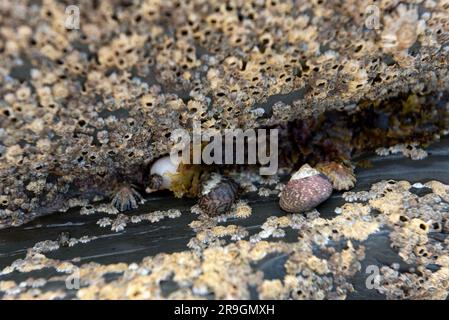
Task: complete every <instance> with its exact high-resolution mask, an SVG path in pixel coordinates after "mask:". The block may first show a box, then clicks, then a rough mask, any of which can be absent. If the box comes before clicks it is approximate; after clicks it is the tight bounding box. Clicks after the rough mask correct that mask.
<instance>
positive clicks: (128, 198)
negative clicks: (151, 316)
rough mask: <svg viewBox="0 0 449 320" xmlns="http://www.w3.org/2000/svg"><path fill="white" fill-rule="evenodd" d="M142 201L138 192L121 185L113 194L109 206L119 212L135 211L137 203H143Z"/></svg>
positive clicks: (130, 187)
mask: <svg viewBox="0 0 449 320" xmlns="http://www.w3.org/2000/svg"><path fill="white" fill-rule="evenodd" d="M143 202H144V200H143V198H142V196H141V195H140V193H139V192H137V191H136V190H135V189H134V188H133V187H132V186H129V185H123V186H121V187H120V188H119V189H118V191H117V192H116V193H115V195H114V197H113V198H112V201H111V204H112V205H113V206H114V207H116V208H117V209H118V210H120V211H127V210H131V209H136V208H137V207H138V203H143Z"/></svg>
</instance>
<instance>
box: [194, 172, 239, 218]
mask: <svg viewBox="0 0 449 320" xmlns="http://www.w3.org/2000/svg"><path fill="white" fill-rule="evenodd" d="M237 194H238V185H237V183H236V182H235V181H234V180H232V179H230V178H227V177H223V176H221V175H219V174H217V173H212V174H211V176H210V177H209V179H207V180H206V181H205V182H204V183H203V184H202V185H201V193H200V196H199V202H198V205H199V207H200V208H201V210H202V211H203V212H205V213H207V214H208V215H219V214H224V213H226V212H228V211H229V210H230V209H231V207H232V205H233V204H234V202H235V201H236V199H237Z"/></svg>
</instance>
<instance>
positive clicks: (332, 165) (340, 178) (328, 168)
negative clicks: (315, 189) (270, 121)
mask: <svg viewBox="0 0 449 320" xmlns="http://www.w3.org/2000/svg"><path fill="white" fill-rule="evenodd" d="M315 168H316V169H317V170H318V171H319V172H321V173H322V174H324V175H325V176H326V177H328V178H329V180H330V181H331V182H332V185H333V187H334V189H335V190H338V191H340V190H349V189H352V188H353V187H354V185H355V183H356V181H357V179H356V177H355V174H354V170H353V169H352V167H349V166H347V165H344V164H341V163H338V162H335V161H330V162H320V163H319V164H317V165H316V166H315Z"/></svg>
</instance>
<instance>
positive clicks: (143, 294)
mask: <svg viewBox="0 0 449 320" xmlns="http://www.w3.org/2000/svg"><path fill="white" fill-rule="evenodd" d="M421 191H425V192H421ZM362 193H363V194H362ZM353 194H354V197H353V198H354V199H361V200H355V201H351V202H346V203H344V204H343V205H342V206H340V207H339V208H337V209H338V210H337V209H336V210H335V211H336V215H334V216H331V217H326V218H325V217H320V215H319V212H318V211H316V210H312V211H309V212H307V213H306V214H305V215H297V214H288V215H282V214H276V215H274V216H271V217H269V218H268V219H267V220H266V221H265V222H264V223H263V224H262V225H261V227H260V231H258V232H257V233H256V234H253V235H252V236H250V235H249V234H250V233H249V230H247V229H246V228H245V227H243V226H241V225H240V223H239V221H238V220H237V221H235V220H234V221H233V224H224V222H226V218H230V217H236V216H238V211H239V209H238V208H242V206H247V204H244V203H239V204H238V205H236V208H234V212H233V213H230V214H228V215H227V216H226V217H217V216H215V217H210V216H208V215H203V214H200V215H199V216H198V218H197V220H195V221H193V222H192V223H191V224H190V227H191V228H192V229H193V231H194V237H193V238H192V239H191V241H190V243H189V247H190V248H189V249H186V250H184V251H180V252H176V253H159V254H157V255H154V256H148V257H145V258H144V259H143V260H141V261H140V262H138V263H130V264H127V263H113V264H106V265H103V264H99V263H93V262H91V263H84V264H80V263H78V262H77V261H76V259H72V260H57V259H55V258H50V257H48V256H47V254H48V253H49V252H52V251H56V250H59V249H60V247H61V244H60V243H59V242H58V241H55V240H46V241H41V242H39V243H36V244H35V245H34V246H33V247H32V248H30V249H29V250H27V252H26V255H25V257H24V258H22V259H18V260H16V261H14V262H13V263H11V264H10V265H9V266H7V267H5V268H3V270H2V271H1V273H0V275H2V276H5V275H8V274H11V273H13V272H20V273H23V274H28V273H30V272H33V271H36V270H41V269H42V268H49V269H54V270H55V271H56V275H54V276H51V277H49V278H47V279H42V278H38V279H36V278H32V277H30V278H28V279H27V280H26V281H22V282H19V283H17V282H16V281H15V280H0V295H2V297H3V299H17V298H22V299H32V298H36V299H48V298H53V299H57V298H67V295H68V294H69V292H67V291H62V290H58V289H56V290H54V289H52V288H53V287H52V286H46V284H51V283H57V282H60V281H65V280H66V279H67V277H70V276H71V275H73V274H74V273H75V272H76V274H77V275H78V276H79V279H80V289H79V290H77V291H76V292H75V294H76V296H74V298H78V299H181V298H184V299H185V298H196V299H207V298H216V299H232V298H234V299H236V298H238V299H248V298H255V297H256V298H260V299H288V298H291V299H345V298H347V297H348V296H349V295H351V293H352V292H354V290H357V289H356V288H355V287H354V285H353V280H354V278H355V277H361V276H362V277H363V275H364V274H365V276H368V275H366V273H365V269H364V268H366V267H367V265H366V262H365V256H366V255H367V254H368V253H369V252H368V250H373V248H369V245H368V244H367V243H368V242H367V240H368V241H369V238H371V237H373V236H376V235H379V234H381V233H382V234H386V235H387V237H388V239H389V243H390V246H391V249H392V250H393V251H394V252H395V253H397V255H398V260H397V261H398V262H394V263H391V264H385V263H383V262H382V261H377V265H376V267H377V268H378V270H379V277H378V278H376V281H375V282H374V286H373V288H372V290H376V291H378V292H379V293H380V294H382V295H384V296H385V297H386V298H388V299H404V298H407V299H447V297H448V293H449V282H448V274H449V259H448V255H449V252H448V250H449V248H448V245H449V242H448V241H447V233H448V232H449V229H448V221H449V186H448V185H446V184H443V183H441V182H439V181H429V182H423V183H415V184H412V183H410V182H408V181H394V180H386V181H380V182H378V183H375V184H373V185H372V186H371V187H370V189H369V190H366V191H360V192H358V193H354V192H353ZM366 194H369V196H366ZM193 210H194V211H196V209H193ZM240 210H241V209H240ZM179 214H180V213H179V211H178V212H175V211H173V212H170V211H167V212H152V213H149V214H145V215H141V216H140V217H142V218H143V217H145V218H146V219H152V218H151V217H159V218H162V217H163V216H169V217H174V218H175V217H177V216H179ZM234 222H235V224H234ZM286 232H294V233H295V238H294V239H293V241H276V240H275V239H274V238H283V237H285V234H286ZM67 237H69V236H67ZM273 240H274V241H273ZM69 241H70V242H71V243H72V244H70V245H75V244H78V245H82V243H85V242H88V241H96V237H88V236H83V237H81V238H79V239H73V238H70V240H69ZM273 255H274V256H277V257H279V260H277V262H276V263H278V264H280V265H281V266H282V270H283V272H282V273H280V274H276V275H275V277H267V276H265V275H264V272H262V271H261V270H260V269H257V268H254V266H256V265H258V264H263V263H264V261H266V260H265V259H266V258H269V257H273ZM399 262H400V263H399ZM362 265H363V266H362ZM368 266H369V265H368ZM367 270H368V269H367ZM108 274H109V275H111V274H115V275H116V276H115V277H114V278H113V279H112V280H111V279H110V278H108V277H107V275H108ZM367 280H368V279H367ZM364 282H365V281H364ZM167 283H170V284H171V287H172V288H171V289H170V290H167V289H166V288H164V285H165V284H167ZM254 294H255V296H254Z"/></svg>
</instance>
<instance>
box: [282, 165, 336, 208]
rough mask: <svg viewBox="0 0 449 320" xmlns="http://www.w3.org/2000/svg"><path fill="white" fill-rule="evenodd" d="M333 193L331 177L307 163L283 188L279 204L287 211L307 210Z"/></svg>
mask: <svg viewBox="0 0 449 320" xmlns="http://www.w3.org/2000/svg"><path fill="white" fill-rule="evenodd" d="M331 194H332V183H331V182H330V181H329V179H328V178H327V177H326V176H325V175H323V174H321V173H320V172H318V171H317V170H315V169H313V168H312V167H310V166H309V165H308V164H305V165H303V166H302V167H301V168H300V169H299V170H298V171H297V172H296V173H295V174H294V175H293V176H292V177H291V179H290V181H289V182H288V183H287V185H286V186H285V188H284V189H283V190H282V192H281V196H280V200H279V205H280V206H281V208H282V209H283V210H285V211H287V212H292V213H299V212H305V211H308V210H311V209H313V208H315V207H316V206H318V205H319V204H320V203H322V202H324V201H325V200H327V199H328V198H329V197H330V195H331Z"/></svg>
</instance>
